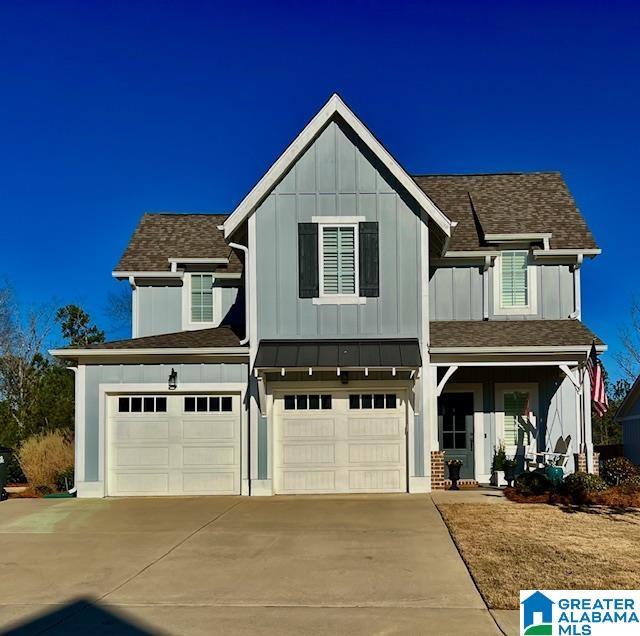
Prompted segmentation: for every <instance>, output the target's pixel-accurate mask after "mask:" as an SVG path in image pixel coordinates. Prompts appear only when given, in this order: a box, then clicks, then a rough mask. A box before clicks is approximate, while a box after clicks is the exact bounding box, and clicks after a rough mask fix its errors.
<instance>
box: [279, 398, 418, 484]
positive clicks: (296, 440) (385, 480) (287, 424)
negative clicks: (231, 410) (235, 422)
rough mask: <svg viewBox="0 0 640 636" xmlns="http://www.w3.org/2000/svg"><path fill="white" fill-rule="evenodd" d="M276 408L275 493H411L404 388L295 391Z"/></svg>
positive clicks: (280, 400)
mask: <svg viewBox="0 0 640 636" xmlns="http://www.w3.org/2000/svg"><path fill="white" fill-rule="evenodd" d="M274 407H275V432H274V434H275V440H274V442H275V443H274V477H275V490H276V492H279V493H291V494H293V493H351V492H405V491H406V484H407V477H406V475H407V470H406V432H405V431H406V403H405V399H404V395H403V393H402V392H394V391H393V390H388V391H384V392H383V391H379V392H375V393H373V392H365V391H333V392H324V393H322V392H304V391H290V392H286V393H283V394H281V395H280V394H278V395H276V400H275V404H274Z"/></svg>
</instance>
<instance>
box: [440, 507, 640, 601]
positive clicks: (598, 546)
mask: <svg viewBox="0 0 640 636" xmlns="http://www.w3.org/2000/svg"><path fill="white" fill-rule="evenodd" d="M438 508H439V510H440V512H441V513H442V516H443V517H444V520H445V522H446V524H447V526H448V527H449V530H450V532H451V535H452V536H453V538H454V541H455V542H456V545H457V546H458V549H459V550H460V552H461V554H462V556H463V558H464V560H465V562H466V564H467V567H468V568H469V570H470V572H471V574H472V576H473V578H474V579H475V581H476V584H477V586H478V588H479V589H480V592H481V593H482V595H483V596H484V599H485V601H486V603H487V605H488V606H489V607H490V608H492V609H518V607H519V593H520V590H531V589H547V590H554V589H560V590H562V589H639V588H640V549H639V546H640V513H638V512H625V513H611V512H608V511H606V510H602V509H588V510H587V511H584V512H580V511H576V509H575V508H568V507H560V506H549V505H543V504H538V505H526V504H506V503H505V504H496V505H487V504H463V503H461V504H440V505H439V506H438Z"/></svg>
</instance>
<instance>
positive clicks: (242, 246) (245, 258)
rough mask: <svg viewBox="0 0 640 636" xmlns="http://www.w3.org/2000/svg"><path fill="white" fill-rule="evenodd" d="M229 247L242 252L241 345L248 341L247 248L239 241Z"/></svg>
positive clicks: (248, 281)
mask: <svg viewBox="0 0 640 636" xmlns="http://www.w3.org/2000/svg"><path fill="white" fill-rule="evenodd" d="M229 247H232V248H233V249H235V250H241V251H243V252H244V338H243V339H242V340H241V341H240V345H241V346H243V345H246V344H247V342H249V283H250V282H251V281H250V280H249V248H248V247H247V246H246V245H240V243H229Z"/></svg>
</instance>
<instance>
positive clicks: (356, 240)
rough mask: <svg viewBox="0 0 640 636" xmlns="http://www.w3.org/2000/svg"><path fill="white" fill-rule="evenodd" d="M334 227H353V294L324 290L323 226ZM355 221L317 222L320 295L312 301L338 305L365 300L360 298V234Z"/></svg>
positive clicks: (320, 303) (360, 302) (354, 303)
mask: <svg viewBox="0 0 640 636" xmlns="http://www.w3.org/2000/svg"><path fill="white" fill-rule="evenodd" d="M325 220H326V219H325ZM334 227H350V228H352V229H353V249H354V257H355V258H354V263H355V274H354V275H355V281H354V289H355V292H354V293H353V294H327V293H325V291H324V241H323V234H324V229H325V228H334ZM359 234H360V233H359V231H358V224H357V223H344V222H342V223H330V222H325V223H319V224H318V265H319V268H318V269H319V274H318V275H319V277H320V295H319V297H318V298H314V299H313V300H314V301H316V300H317V301H318V302H317V303H315V304H319V305H326V304H331V305H338V304H350V305H352V304H353V305H359V304H363V303H362V301H364V302H366V299H365V298H360V236H359Z"/></svg>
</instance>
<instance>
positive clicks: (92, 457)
mask: <svg viewBox="0 0 640 636" xmlns="http://www.w3.org/2000/svg"><path fill="white" fill-rule="evenodd" d="M172 368H173V369H175V370H176V371H177V372H178V388H180V384H181V383H193V382H205V383H211V385H212V387H213V385H215V384H220V383H246V382H247V378H248V374H247V365H246V364H241V363H230V364H108V365H107V364H105V365H91V366H87V368H86V380H85V481H97V480H98V448H99V415H100V402H99V400H100V394H99V387H100V384H123V385H126V384H145V383H149V384H155V383H160V384H163V383H167V381H168V378H169V373H171V369H172ZM213 388H214V387H213ZM124 390H126V387H124Z"/></svg>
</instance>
